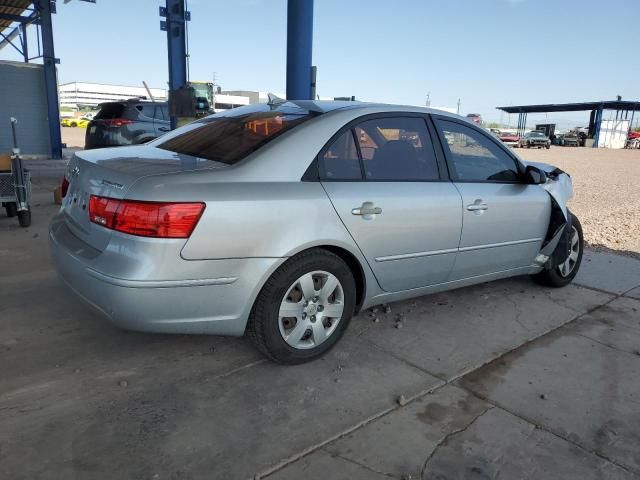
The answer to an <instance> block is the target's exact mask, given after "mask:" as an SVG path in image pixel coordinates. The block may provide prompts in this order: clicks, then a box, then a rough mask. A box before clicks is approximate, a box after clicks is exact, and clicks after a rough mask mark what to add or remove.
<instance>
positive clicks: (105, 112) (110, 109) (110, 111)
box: [94, 103, 124, 120]
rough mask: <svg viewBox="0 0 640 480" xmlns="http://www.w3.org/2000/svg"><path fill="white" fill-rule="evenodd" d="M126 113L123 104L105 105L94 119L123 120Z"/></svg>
mask: <svg viewBox="0 0 640 480" xmlns="http://www.w3.org/2000/svg"><path fill="white" fill-rule="evenodd" d="M123 113H124V104H122V103H103V104H102V105H100V110H98V113H96V116H95V117H94V119H95V120H110V119H112V118H122V114H123Z"/></svg>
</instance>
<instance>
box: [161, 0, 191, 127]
mask: <svg viewBox="0 0 640 480" xmlns="http://www.w3.org/2000/svg"><path fill="white" fill-rule="evenodd" d="M184 4H185V2H184V0H167V3H166V9H167V10H166V16H167V53H168V60H169V90H170V92H171V91H173V90H177V89H179V88H181V87H184V86H186V85H187V35H186V30H185V23H186V18H185V5H184ZM169 95H171V93H169ZM176 122H177V117H173V116H172V117H171V128H172V129H173V128H176Z"/></svg>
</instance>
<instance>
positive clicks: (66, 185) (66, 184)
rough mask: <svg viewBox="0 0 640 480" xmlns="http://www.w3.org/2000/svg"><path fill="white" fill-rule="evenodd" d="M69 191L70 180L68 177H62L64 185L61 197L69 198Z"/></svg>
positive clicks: (62, 185) (61, 186) (61, 188)
mask: <svg viewBox="0 0 640 480" xmlns="http://www.w3.org/2000/svg"><path fill="white" fill-rule="evenodd" d="M68 191H69V180H67V177H66V176H65V177H62V184H61V185H60V196H61V197H62V198H64V197H66V196H67V192H68Z"/></svg>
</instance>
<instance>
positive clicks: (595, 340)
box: [573, 332, 638, 357]
mask: <svg viewBox="0 0 640 480" xmlns="http://www.w3.org/2000/svg"><path fill="white" fill-rule="evenodd" d="M573 333H574V334H575V335H577V336H578V337H582V338H586V339H587V340H590V341H592V342H595V343H597V344H599V345H602V346H603V347H606V348H610V349H611V350H615V351H616V352H620V353H627V354H629V355H633V356H634V357H637V356H638V354H637V353H635V352H630V351H629V350H625V349H623V348H619V347H616V346H615V345H612V344H610V343H606V342H603V341H601V340H598V339H595V338H593V337H590V336H589V335H585V334H584V333H578V332H573Z"/></svg>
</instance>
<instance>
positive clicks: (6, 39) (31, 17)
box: [0, 11, 38, 50]
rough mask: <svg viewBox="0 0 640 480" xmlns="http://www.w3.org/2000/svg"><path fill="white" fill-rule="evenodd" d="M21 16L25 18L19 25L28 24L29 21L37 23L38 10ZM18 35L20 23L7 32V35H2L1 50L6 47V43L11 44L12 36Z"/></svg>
mask: <svg viewBox="0 0 640 480" xmlns="http://www.w3.org/2000/svg"><path fill="white" fill-rule="evenodd" d="M21 18H25V19H26V20H25V21H24V22H22V23H21V25H28V24H30V23H34V22H35V23H38V22H37V21H38V12H37V11H34V12H32V13H31V15H29V16H26V17H24V16H22V17H21ZM18 35H20V25H18V26H17V27H16V28H14V29H13V30H12V31H11V32H10V33H8V34H7V35H3V37H4V38H2V40H0V50H2V49H3V48H4V47H6V46H7V45H10V44H11V41H12V40H13V39H14V38H17V37H18Z"/></svg>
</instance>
